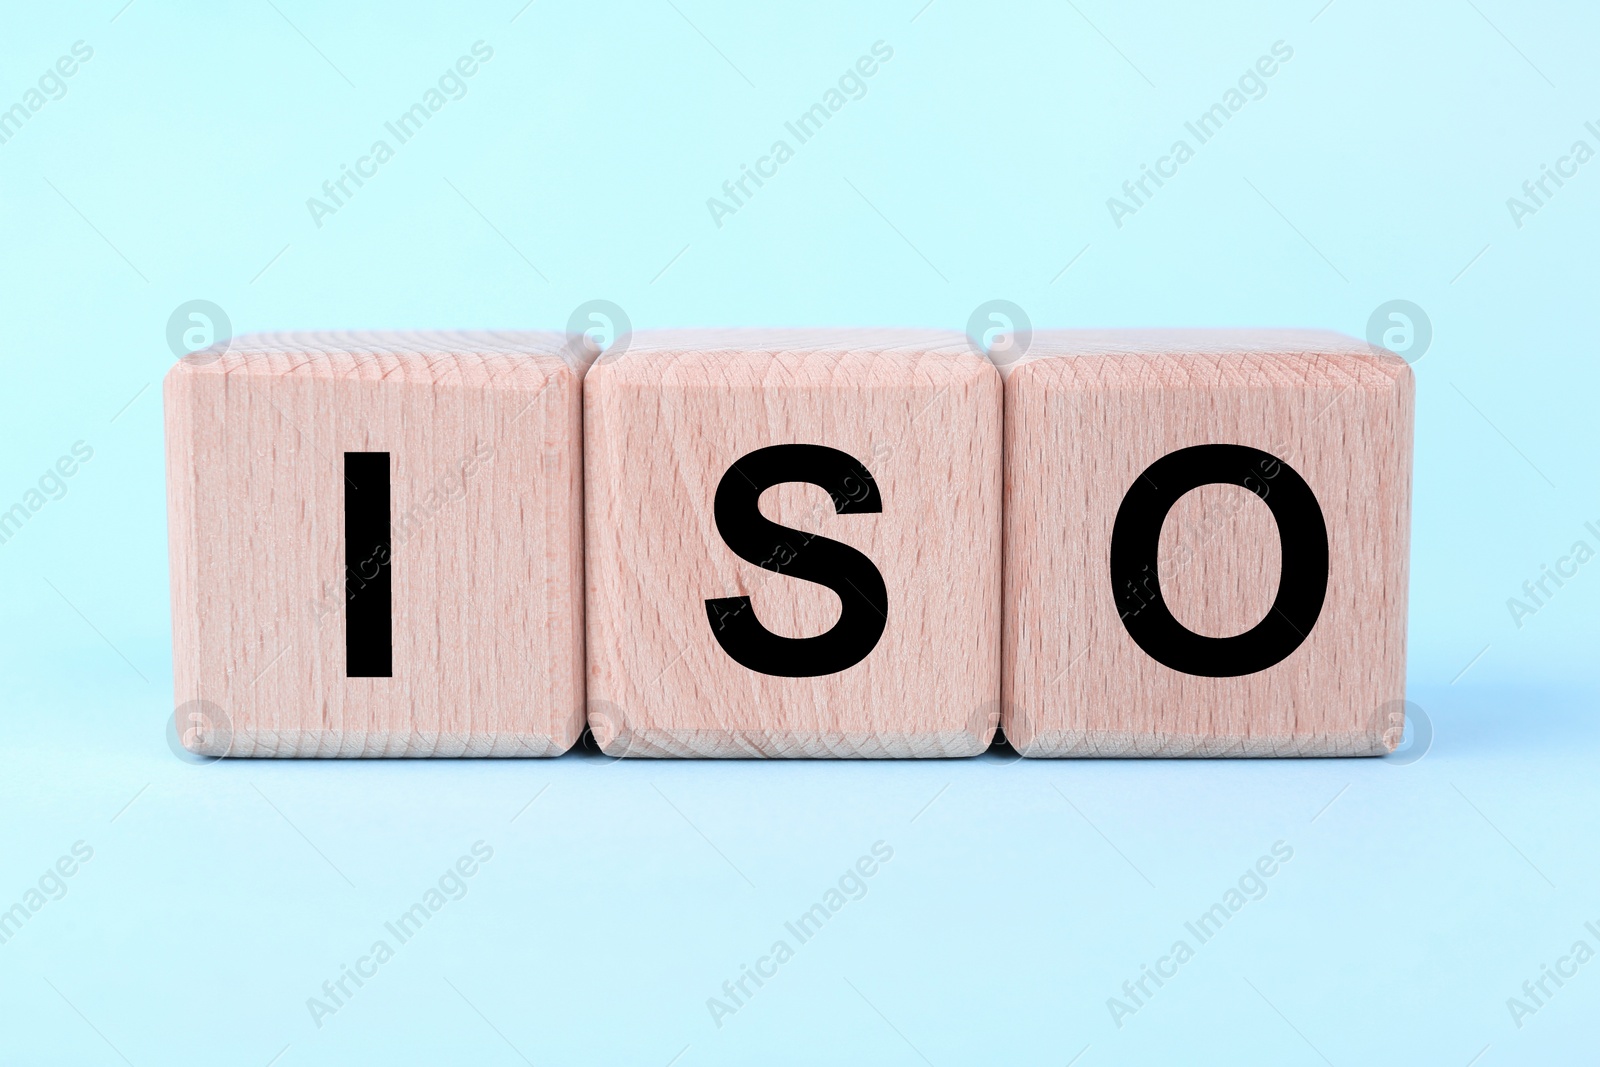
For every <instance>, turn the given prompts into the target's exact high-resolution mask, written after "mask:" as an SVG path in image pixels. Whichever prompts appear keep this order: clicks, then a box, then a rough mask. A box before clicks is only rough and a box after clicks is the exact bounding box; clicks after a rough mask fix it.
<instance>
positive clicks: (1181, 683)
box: [1002, 330, 1413, 756]
mask: <svg viewBox="0 0 1600 1067" xmlns="http://www.w3.org/2000/svg"><path fill="white" fill-rule="evenodd" d="M1412 393H1413V384H1412V374H1411V368H1410V367H1409V366H1407V365H1406V363H1405V362H1404V361H1403V360H1401V359H1400V358H1399V357H1398V356H1395V355H1393V354H1392V353H1388V352H1386V351H1384V350H1382V349H1377V348H1374V347H1372V346H1369V345H1368V344H1366V343H1364V342H1361V341H1357V340H1355V339H1353V338H1348V337H1344V336H1341V335H1339V334H1333V333H1322V332H1316V331H1287V330H1285V331H1273V330H1267V331H1222V330H1214V331H1205V330H1195V331H1179V330H1152V331H1125V332H1120V331H1061V332H1043V333H1035V334H1034V335H1033V339H1032V344H1031V347H1030V348H1029V349H1028V351H1027V352H1026V353H1025V354H1024V355H1023V357H1022V358H1021V359H1020V360H1019V361H1017V362H1016V363H1015V364H1014V365H1011V366H1009V367H1008V368H1007V374H1006V446H1005V457H1006V459H1005V462H1006V502H1005V508H1006V532H1005V572H1006V577H1005V588H1006V593H1005V599H1006V609H1005V623H1006V632H1005V663H1006V678H1005V695H1004V697H1003V700H1002V704H1003V707H1004V716H1003V724H1004V729H1005V734H1006V737H1007V738H1008V739H1009V740H1010V741H1011V742H1012V743H1013V744H1014V745H1015V746H1016V747H1017V749H1018V751H1020V752H1021V753H1022V754H1023V755H1028V756H1362V755H1380V754H1382V753H1384V752H1386V751H1388V750H1390V749H1392V748H1393V747H1394V746H1395V744H1396V743H1397V742H1398V740H1399V737H1400V728H1401V726H1402V725H1403V719H1402V715H1403V712H1402V709H1403V706H1404V704H1403V702H1404V697H1405V638H1406V574H1407V552H1408V539H1409V528H1410V501H1411V430H1412Z"/></svg>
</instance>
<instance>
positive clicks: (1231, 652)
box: [1111, 444, 1328, 678]
mask: <svg viewBox="0 0 1600 1067" xmlns="http://www.w3.org/2000/svg"><path fill="white" fill-rule="evenodd" d="M1264 464H1276V465H1277V468H1278V471H1277V474H1276V475H1275V476H1274V478H1273V479H1272V482H1273V488H1275V489H1276V490H1277V492H1270V491H1269V490H1268V487H1267V485H1266V484H1265V483H1264V482H1263V481H1262V480H1261V479H1260V478H1257V477H1255V475H1254V472H1255V471H1257V470H1266V469H1269V468H1268V467H1267V466H1264ZM1212 484H1221V485H1237V486H1240V487H1242V488H1245V489H1248V490H1250V491H1251V492H1253V493H1255V494H1256V495H1257V496H1258V497H1260V498H1261V500H1262V501H1263V502H1264V503H1265V504H1266V505H1267V507H1268V508H1270V509H1272V516H1273V518H1274V519H1276V520H1277V522H1278V539H1279V544H1280V545H1281V547H1282V556H1283V569H1282V573H1281V574H1280V576H1279V579H1278V595H1277V597H1276V598H1275V599H1274V600H1273V602H1272V607H1271V608H1270V609H1268V611H1267V614H1266V617H1265V618H1263V619H1262V620H1261V621H1260V622H1258V623H1256V625H1255V626H1253V627H1252V628H1250V629H1249V630H1246V631H1245V632H1244V633H1242V634H1236V635H1234V636H1232V637H1205V636H1203V635H1201V634H1197V633H1195V632H1194V631H1193V630H1190V629H1188V628H1187V627H1185V626H1184V625H1183V624H1182V623H1180V622H1179V621H1178V620H1177V619H1176V618H1175V617H1173V614H1172V611H1171V610H1170V609H1169V608H1168V607H1167V604H1166V601H1165V600H1164V599H1163V598H1162V596H1161V583H1160V578H1159V573H1158V571H1157V565H1156V555H1157V551H1158V549H1159V546H1160V543H1161V525H1162V523H1163V522H1165V521H1166V517H1167V513H1168V512H1169V511H1171V510H1172V506H1173V505H1174V504H1176V503H1177V502H1178V499H1179V498H1180V497H1182V496H1183V495H1184V494H1185V493H1187V492H1189V491H1190V490H1192V489H1198V488H1199V487H1200V486H1202V485H1212ZM1146 576H1148V578H1147V577H1146ZM1141 583H1144V588H1145V590H1146V591H1147V595H1149V597H1150V599H1148V600H1145V599H1142V598H1141V597H1140V595H1139V587H1140V584H1141ZM1111 590H1112V596H1113V598H1114V600H1115V603H1116V605H1117V612H1118V614H1119V615H1120V616H1121V618H1122V625H1123V626H1124V627H1125V628H1126V629H1127V631H1128V636H1129V637H1132V638H1133V640H1134V643H1135V644H1137V645H1138V646H1139V647H1140V648H1142V649H1144V651H1145V652H1146V653H1148V654H1149V655H1150V656H1151V658H1153V659H1155V660H1156V661H1157V662H1158V663H1161V664H1163V665H1165V666H1167V667H1170V668H1172V669H1173V670H1175V671H1181V672H1183V673H1184V674H1193V675H1198V676H1200V677H1203V678H1237V677H1240V676H1241V675H1246V674H1255V673H1257V672H1258V671H1264V670H1266V669H1267V668H1268V667H1271V666H1273V665H1275V664H1277V663H1280V662H1282V661H1283V660H1284V659H1286V658H1288V656H1289V654H1290V653H1292V652H1293V651H1294V650H1295V649H1297V648H1299V647H1300V644H1301V642H1303V641H1305V639H1306V637H1307V635H1309V634H1310V633H1311V628H1312V627H1313V626H1315V625H1316V622H1317V616H1318V615H1319V614H1321V612H1322V602H1323V599H1324V598H1325V597H1326V596H1327V592H1328V527H1327V524H1326V523H1325V522H1324V521H1323V517H1322V507H1321V505H1319V504H1318V503H1317V497H1316V494H1315V493H1313V492H1312V491H1311V487H1310V486H1309V485H1307V484H1306V482H1305V479H1304V478H1301V477H1300V475H1299V474H1298V473H1296V472H1295V471H1294V469H1293V468H1291V467H1290V466H1289V465H1288V464H1287V463H1285V462H1283V461H1282V460H1281V459H1279V458H1277V457H1276V456H1273V455H1271V454H1270V453H1267V452H1263V451H1261V450H1260V449H1256V448H1250V447H1248V446H1247V445H1220V444H1219V445H1195V446H1193V447H1190V448H1180V449H1178V450H1177V451H1176V452H1170V453H1168V454H1167V455H1165V456H1162V457H1161V458H1160V459H1158V460H1156V461H1155V462H1154V463H1152V464H1150V466H1149V467H1147V468H1146V469H1145V470H1144V471H1143V473H1141V474H1140V475H1139V477H1137V478H1135V479H1134V482H1133V485H1132V486H1131V487H1130V488H1129V489H1128V492H1127V494H1126V495H1125V496H1123V498H1122V505H1121V507H1119V508H1118V509H1117V517H1116V521H1115V522H1114V523H1113V524H1112V528H1111Z"/></svg>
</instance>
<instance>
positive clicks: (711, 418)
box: [584, 331, 1001, 757]
mask: <svg viewBox="0 0 1600 1067" xmlns="http://www.w3.org/2000/svg"><path fill="white" fill-rule="evenodd" d="M584 438H585V440H584V452H585V484H586V485H587V486H588V498H587V501H586V515H585V521H586V526H585V533H586V538H587V547H586V554H587V562H588V569H587V598H588V606H587V630H588V639H587V642H588V665H589V678H588V693H589V724H590V727H591V729H592V730H593V731H594V734H595V738H596V741H597V742H598V743H599V744H600V746H601V748H602V749H603V750H604V751H606V752H607V753H610V754H613V755H645V756H799V757H817V756H833V757H883V756H889V757H908V756H962V755H972V754H975V753H978V752H981V751H983V750H984V748H986V747H987V745H988V744H989V741H990V738H991V736H992V734H993V731H994V728H995V725H996V722H997V719H998V715H997V714H996V708H997V702H998V697H999V684H1000V679H999V663H1000V660H999V653H1000V644H999V641H1000V616H999V612H1000V489H1001V469H1000V443H1001V383H1000V378H999V375H998V374H997V373H996V371H995V369H994V367H993V366H992V365H991V364H990V363H989V362H988V361H987V360H985V359H983V358H982V357H981V356H979V355H977V354H975V353H974V352H973V351H972V349H971V348H970V347H969V346H968V343H967V341H966V339H965V338H964V337H962V336H961V335H959V334H951V333H942V332H915V331H912V332H907V331H824V332H793V331H760V332H758V331H744V332H725V333H713V332H690V331H686V332H667V333H658V334H637V335H635V336H634V337H633V339H632V341H631V344H630V347H629V348H628V350H627V351H626V353H625V354H623V355H622V356H621V357H620V358H614V357H613V356H611V355H608V356H606V357H604V358H602V359H601V360H600V361H599V363H598V364H597V365H596V366H595V367H594V368H593V369H592V370H591V371H590V372H589V376H588V379H587V380H586V382H585V389H584ZM791 443H808V444H819V445H825V446H828V447H831V448H835V449H839V450H841V451H843V452H845V453H848V454H849V455H850V456H852V457H854V458H855V459H857V460H859V461H860V462H861V463H862V464H863V465H864V466H865V467H866V468H867V469H868V471H870V473H871V475H872V478H873V479H874V481H876V483H877V485H878V487H879V489H880V491H881V495H882V500H883V510H882V512H881V513H880V514H843V515H840V514H836V513H835V511H834V507H833V502H832V501H831V500H830V498H829V496H828V494H827V493H826V492H825V491H823V490H822V489H820V488H818V487H816V486H812V485H807V484H803V483H786V484H782V485H778V486H775V487H774V488H772V489H770V490H768V491H767V493H766V494H765V496H764V497H763V498H762V499H761V511H762V514H764V515H765V516H766V517H767V518H769V519H771V520H772V521H774V522H777V523H780V524H782V525H784V526H787V527H791V528H793V529H796V530H799V531H805V532H811V533H816V534H820V535H821V536H824V537H827V538H830V539H833V540H835V541H839V542H843V543H844V544H847V545H850V546H852V547H854V548H856V549H858V550H860V551H861V552H863V553H865V554H866V556H867V557H868V558H869V559H871V560H872V561H873V563H874V564H875V565H876V566H877V568H878V570H879V571H880V572H881V574H882V576H883V580H884V583H885V586H886V588H887V591H888V605H889V610H888V613H887V622H886V625H885V629H884V632H883V635H882V637H881V638H880V640H879V641H878V643H877V645H876V646H875V647H874V648H873V650H872V652H871V653H870V654H869V655H867V656H866V658H865V659H863V660H861V661H860V662H859V663H857V664H856V665H855V666H852V667H849V668H847V669H845V670H843V671H839V672H837V673H833V674H829V675H825V676H821V677H814V678H786V677H778V676H775V675H769V674H762V673H758V672H756V671H753V670H750V669H748V668H746V667H744V666H741V665H740V664H739V663H738V662H736V661H735V660H734V659H732V658H731V657H730V656H729V654H728V653H727V652H725V651H724V650H723V649H722V647H721V646H720V645H719V644H718V642H717V640H716V639H715V637H714V635H713V632H712V628H711V625H710V622H709V620H708V618H707V612H706V607H705V601H706V600H708V599H713V598H719V597H733V596H749V597H750V598H751V600H752V608H753V610H754V612H755V615H756V617H757V618H758V619H759V620H760V621H761V622H762V623H763V624H764V625H765V626H766V627H767V628H768V629H770V630H772V631H774V632H776V633H778V634H780V635H783V636H786V637H805V636H812V635H816V634H820V633H823V632H824V631H827V630H828V629H829V628H830V627H832V626H833V624H834V623H835V622H836V621H837V620H838V619H839V618H840V613H841V601H840V598H839V597H838V596H837V595H836V594H834V593H833V592H832V591H831V590H829V589H827V588H825V587H823V586H821V585H817V584H814V583H811V582H806V581H801V580H797V579H795V578H793V577H790V576H786V575H783V574H781V573H773V572H771V571H769V570H764V569H762V568H761V567H758V566H756V565H753V564H750V563H747V562H745V561H744V560H742V559H740V558H739V557H738V556H736V555H735V554H734V552H733V551H732V550H731V549H730V548H729V547H728V545H727V544H726V543H725V542H724V540H723V538H722V537H721V536H720V535H719V533H718V530H717V526H716V524H715V521H714V516H713V512H712V505H713V499H714V496H715V493H716V489H717V486H718V483H719V482H720V480H721V479H722V477H723V475H724V473H725V472H726V471H727V470H728V469H729V467H730V465H732V464H733V463H734V462H735V461H736V460H739V459H740V458H741V457H744V456H746V455H747V454H748V453H750V452H752V451H754V450H756V449H760V448H764V447H768V446H772V445H778V444H791Z"/></svg>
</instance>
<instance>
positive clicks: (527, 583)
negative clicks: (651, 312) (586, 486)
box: [166, 333, 583, 756]
mask: <svg viewBox="0 0 1600 1067" xmlns="http://www.w3.org/2000/svg"><path fill="white" fill-rule="evenodd" d="M571 347H572V346H570V345H569V344H568V342H566V341H565V340H564V339H563V338H562V337H561V336H560V335H557V334H482V333H478V334H474V333H440V334H434V333H408V334H371V333H366V334H362V333H354V334H334V333H311V334H270V335H258V336H254V337H245V338H240V339H238V340H236V341H234V342H233V343H232V344H231V345H228V346H226V347H225V348H224V349H222V350H220V351H219V350H206V351H202V352H199V353H196V354H194V355H192V356H189V357H186V358H185V359H184V360H182V361H181V362H179V363H178V364H177V365H176V366H174V367H173V369H172V371H171V372H170V373H169V374H168V376H167V379H166V418H167V491H168V513H169V537H170V548H171V561H172V625H173V664H174V684H175V689H176V701H177V704H178V708H177V713H176V728H177V732H178V735H179V737H180V738H181V739H182V742H183V744H184V746H185V747H186V748H188V749H190V750H192V751H194V752H196V753H200V754H204V755H211V756H222V755H235V756H539V755H553V754H556V753H560V752H563V751H565V750H566V749H568V748H570V747H571V746H572V744H573V742H574V741H576V740H577V738H578V735H579V733H580V732H581V730H582V727H583V648H582V641H583V617H582V610H583V603H582V575H583V544H582V515H581V507H582V483H581V478H582V461H581V439H580V438H581V433H580V416H581V407H580V405H581V399H580V381H581V367H582V360H581V356H579V355H578V354H576V353H574V352H572V351H569V349H570V348H571Z"/></svg>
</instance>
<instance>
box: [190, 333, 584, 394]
mask: <svg viewBox="0 0 1600 1067" xmlns="http://www.w3.org/2000/svg"><path fill="white" fill-rule="evenodd" d="M582 364H583V359H582V356H581V354H579V353H577V352H576V351H575V349H574V346H573V345H572V344H571V343H570V342H569V341H568V340H567V339H566V338H565V337H563V336H562V335H561V334H558V333H551V332H544V331H521V332H511V331H507V332H499V331H488V330H415V331H380V330H307V331H282V332H268V333H250V334H242V335H240V336H239V337H235V338H234V339H233V340H232V341H230V342H229V343H228V344H226V345H224V346H216V347H213V348H208V349H201V350H200V351H198V352H194V353H191V354H190V355H188V356H185V357H184V358H182V359H180V360H179V361H178V362H177V363H175V364H174V365H173V367H172V370H171V371H169V372H168V374H169V377H174V376H189V375H197V376H205V375H223V376H231V375H239V374H243V375H263V376H270V377H283V376H291V377H301V376H303V377H311V378H328V379H352V380H368V381H385V380H389V379H391V378H396V377H398V378H400V379H402V380H405V381H409V382H417V381H431V382H436V383H438V384H440V385H448V384H451V383H452V382H454V383H456V384H460V385H465V386H473V387H481V386H486V385H490V384H492V385H493V386H495V387H496V388H506V389H518V388H533V389H538V388H541V387H543V386H544V385H545V384H546V382H547V381H549V379H550V378H551V376H552V375H554V376H557V377H563V378H565V377H573V376H576V375H578V374H580V373H581V367H582Z"/></svg>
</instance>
